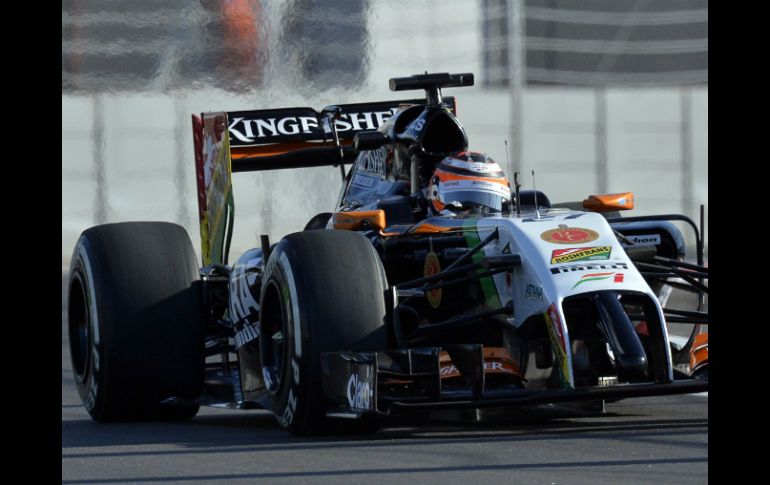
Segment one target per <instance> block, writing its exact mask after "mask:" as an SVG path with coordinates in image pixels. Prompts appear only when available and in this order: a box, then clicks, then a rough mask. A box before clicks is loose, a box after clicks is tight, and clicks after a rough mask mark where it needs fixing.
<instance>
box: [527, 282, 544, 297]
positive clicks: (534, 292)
mask: <svg viewBox="0 0 770 485" xmlns="http://www.w3.org/2000/svg"><path fill="white" fill-rule="evenodd" d="M527 298H529V299H530V300H537V301H543V288H542V287H541V286H537V285H531V284H528V285H527Z"/></svg>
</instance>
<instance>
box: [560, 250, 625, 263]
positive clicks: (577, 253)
mask: <svg viewBox="0 0 770 485" xmlns="http://www.w3.org/2000/svg"><path fill="white" fill-rule="evenodd" d="M611 251H612V246H592V247H587V248H567V249H555V250H554V251H553V253H551V264H560V263H572V262H574V261H596V260H600V259H610V252H611Z"/></svg>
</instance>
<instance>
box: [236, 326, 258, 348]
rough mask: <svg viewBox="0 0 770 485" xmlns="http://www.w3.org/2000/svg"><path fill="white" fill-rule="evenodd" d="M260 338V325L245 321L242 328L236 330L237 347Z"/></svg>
mask: <svg viewBox="0 0 770 485" xmlns="http://www.w3.org/2000/svg"><path fill="white" fill-rule="evenodd" d="M258 338H259V327H258V326H257V325H251V324H248V323H244V324H243V326H242V327H241V329H240V330H238V331H237V332H235V349H236V350H237V349H240V348H241V347H243V346H244V345H246V344H247V343H249V342H251V341H253V340H256V339H258Z"/></svg>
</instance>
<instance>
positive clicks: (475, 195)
mask: <svg viewBox="0 0 770 485" xmlns="http://www.w3.org/2000/svg"><path fill="white" fill-rule="evenodd" d="M439 192H440V199H441V202H442V203H443V204H444V205H460V206H462V208H463V209H468V208H473V207H479V206H483V207H486V208H489V209H492V210H493V211H495V212H501V211H502V210H503V202H505V201H509V200H510V190H509V189H508V187H506V186H504V185H502V184H499V183H493V182H485V181H480V180H472V181H471V180H462V181H451V182H445V183H442V184H440V185H439Z"/></svg>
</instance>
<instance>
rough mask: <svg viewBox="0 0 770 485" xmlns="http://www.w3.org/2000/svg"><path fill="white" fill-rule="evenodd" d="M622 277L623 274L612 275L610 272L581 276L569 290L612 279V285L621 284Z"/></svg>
mask: <svg viewBox="0 0 770 485" xmlns="http://www.w3.org/2000/svg"><path fill="white" fill-rule="evenodd" d="M623 277H624V275H623V273H613V272H612V271H610V272H607V273H589V274H587V275H583V276H581V277H580V279H579V280H578V281H577V283H575V285H574V286H573V287H572V288H571V289H574V288H575V287H576V286H578V285H581V284H583V283H588V282H589V281H600V280H606V279H608V278H612V282H613V283H623Z"/></svg>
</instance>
